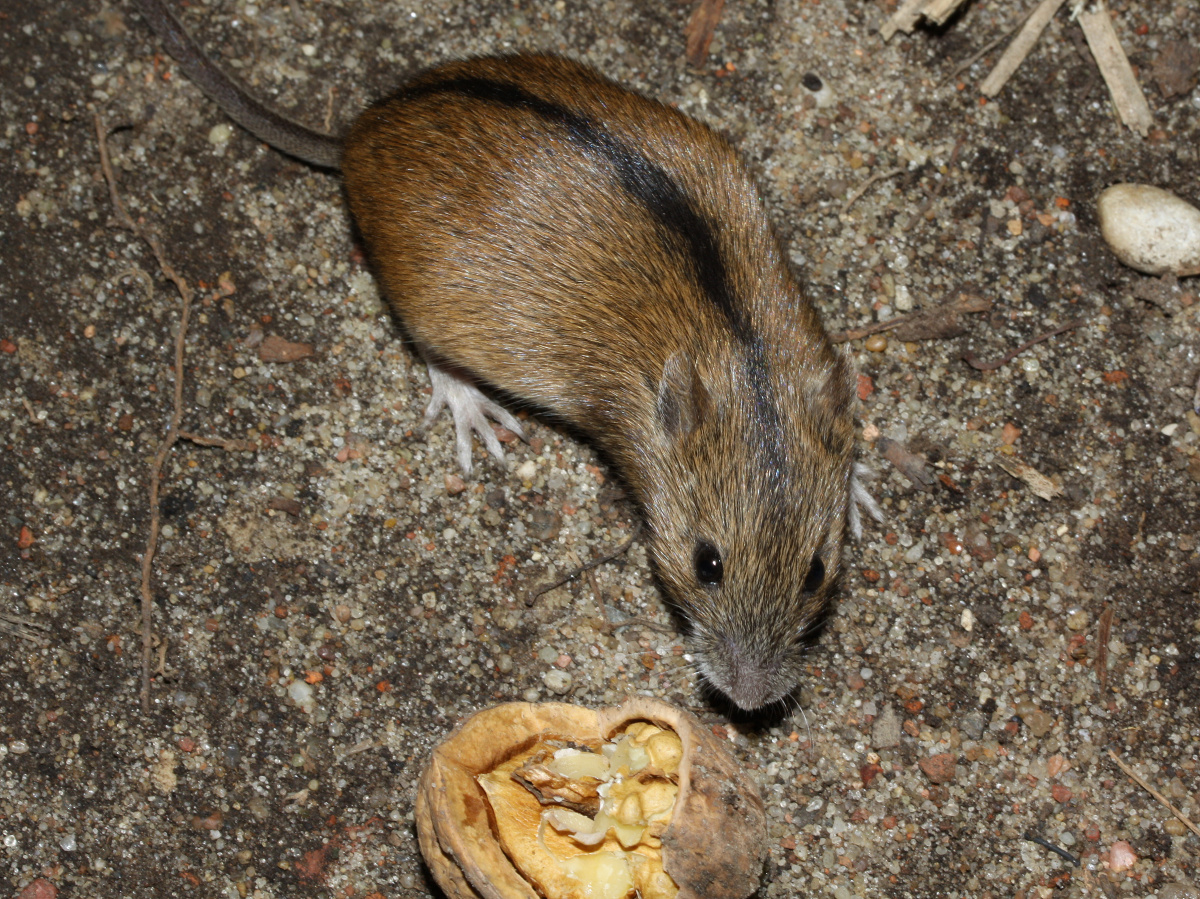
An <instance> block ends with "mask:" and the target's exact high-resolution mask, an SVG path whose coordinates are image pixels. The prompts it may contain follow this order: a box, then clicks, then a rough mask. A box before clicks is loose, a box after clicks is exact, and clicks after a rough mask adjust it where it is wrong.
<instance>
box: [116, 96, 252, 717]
mask: <svg viewBox="0 0 1200 899" xmlns="http://www.w3.org/2000/svg"><path fill="white" fill-rule="evenodd" d="M95 124H96V140H97V144H98V146H99V151H100V167H101V169H102V170H103V172H104V180H105V181H106V182H107V183H108V193H109V198H110V199H111V201H112V205H113V209H114V211H115V213H116V219H117V225H118V226H119V227H121V228H124V229H125V230H127V231H129V232H131V233H132V234H133V235H134V236H135V237H137V238H139V239H140V240H141V241H143V242H144V243H145V244H146V245H147V246H148V247H150V252H151V253H153V254H154V258H155V260H156V261H157V262H158V267H159V269H161V271H162V273H163V275H164V276H165V277H166V278H167V280H168V281H170V282H171V283H172V284H174V285H175V289H176V290H178V291H179V296H180V300H181V301H182V302H181V307H180V313H179V330H178V332H177V333H176V335H175V390H174V395H173V401H172V407H171V423H170V424H169V425H168V426H167V433H166V435H165V436H164V437H163V439H162V442H161V443H159V445H158V451H157V452H156V453H155V454H154V460H153V461H152V462H151V464H150V528H149V534H148V535H147V537H146V551H145V552H144V553H143V554H142V579H141V597H142V609H141V612H142V689H141V701H142V711H143V712H144V713H147V714H148V713H149V712H150V673H151V667H152V666H151V655H152V651H153V647H154V633H153V630H152V626H153V621H152V619H153V613H154V596H153V593H152V591H151V588H150V576H151V572H152V570H153V565H154V553H155V550H156V549H157V548H158V537H159V530H160V527H161V522H160V512H159V502H158V497H159V491H160V489H161V487H162V477H163V475H162V469H163V464H164V463H165V462H166V459H167V455H168V454H169V453H170V452H171V448H172V447H173V446H174V445H175V444H176V443H177V442H178V441H179V440H181V439H182V440H189V441H191V442H194V443H198V444H201V445H204V446H220V447H223V448H225V449H246V448H252V445H251V444H248V443H247V442H246V441H237V440H222V439H219V438H210V437H200V436H198V435H195V434H190V433H184V432H181V431H180V429H179V426H180V423H181V421H182V420H183V377H184V367H183V360H184V347H185V343H186V338H187V329H188V319H189V317H190V316H191V310H192V300H193V299H194V294H193V292H192V289H191V287H190V286H189V285H188V283H187V281H186V280H185V279H184V278H183V276H182V275H180V274H179V273H178V272H177V271H176V270H175V268H174V266H172V265H171V263H170V262H169V261H168V260H167V257H166V253H165V252H164V250H163V247H162V243H161V241H159V239H158V237H157V236H156V235H155V234H154V233H153V232H151V231H150V230H149V229H148V228H145V227H143V226H142V225H141V223H139V222H135V221H134V220H133V218H132V217H131V216H130V215H129V212H128V211H127V210H126V208H125V204H124V202H123V201H122V200H121V195H120V193H119V192H118V191H117V179H116V175H115V174H114V173H113V168H112V163H111V162H110V161H109V156H108V132H107V130H106V129H105V127H104V123H103V121H101V119H100V116H98V115H97V116H96V117H95Z"/></svg>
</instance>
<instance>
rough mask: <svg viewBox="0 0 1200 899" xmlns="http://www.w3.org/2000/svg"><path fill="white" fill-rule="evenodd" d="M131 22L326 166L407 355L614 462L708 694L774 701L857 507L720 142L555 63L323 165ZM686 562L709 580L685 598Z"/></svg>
mask: <svg viewBox="0 0 1200 899" xmlns="http://www.w3.org/2000/svg"><path fill="white" fill-rule="evenodd" d="M138 4H139V7H140V8H141V9H142V11H143V13H144V15H145V16H146V19H147V21H148V22H149V23H150V24H151V25H152V27H154V28H155V30H156V31H157V32H158V33H159V34H160V35H161V36H162V38H163V40H164V41H165V42H166V43H167V46H168V47H169V48H170V49H171V52H172V53H174V54H175V55H176V56H177V58H178V59H179V61H180V64H181V65H182V66H183V67H184V68H185V70H186V71H187V72H188V73H189V75H191V77H193V78H194V79H196V80H197V83H199V84H200V85H201V87H202V88H203V89H204V90H205V91H206V92H207V93H209V95H210V96H211V97H212V98H213V99H214V100H215V101H216V102H217V103H218V104H219V105H220V106H221V107H222V108H223V109H225V110H226V111H227V112H229V113H230V114H231V115H232V116H233V117H234V118H235V119H236V120H237V121H238V122H240V123H241V124H243V125H244V126H245V127H247V128H248V129H249V130H250V131H252V132H253V133H255V134H256V135H257V136H259V137H260V138H262V139H264V140H267V141H268V142H272V143H275V144H276V145H277V146H280V147H281V148H282V149H284V150H285V151H286V152H289V153H292V154H294V155H296V156H298V157H300V158H302V159H305V160H308V161H310V162H312V163H313V164H316V165H322V166H327V167H336V166H337V165H338V163H339V162H340V163H341V167H342V170H343V173H344V175H345V183H346V194H347V197H348V199H349V202H350V207H351V210H352V212H353V214H354V218H355V220H356V222H357V225H358V227H359V230H360V232H361V234H362V236H363V239H364V240H365V242H366V244H367V248H368V250H369V252H370V255H371V259H372V261H373V263H374V265H375V269H376V272H377V274H378V277H379V280H380V283H381V285H382V288H383V292H384V294H385V295H386V296H387V298H388V300H389V302H390V303H391V305H392V307H393V309H394V310H395V311H396V313H397V315H398V316H399V317H400V318H401V319H402V320H403V322H404V324H405V326H406V327H407V328H408V330H409V331H410V333H411V334H412V335H413V337H414V338H415V339H416V340H417V342H418V343H419V344H420V345H421V347H422V350H423V352H425V353H426V354H427V356H428V357H430V358H431V360H434V361H440V362H442V363H448V364H449V366H450V367H453V368H456V369H459V370H465V371H466V372H467V373H469V374H471V375H474V376H475V377H478V378H479V379H480V380H482V381H484V382H486V383H488V384H490V385H492V386H493V387H497V388H500V389H501V390H503V391H505V392H507V393H508V394H510V395H512V396H514V397H516V398H518V399H520V400H524V401H527V402H530V403H532V404H535V405H537V406H539V407H541V408H543V409H546V410H549V411H550V412H552V413H554V414H555V415H557V416H559V417H561V418H562V419H564V420H565V421H567V422H569V423H570V424H571V425H573V426H575V427H576V428H578V429H579V430H581V431H582V432H584V433H585V434H587V435H588V436H589V437H590V438H591V439H592V440H593V441H594V442H595V443H596V445H597V446H598V447H600V448H601V449H602V450H603V451H604V452H605V453H606V454H607V455H608V456H609V457H610V458H611V459H612V461H613V463H614V464H615V465H616V466H617V467H618V469H619V470H620V472H621V474H622V475H623V477H624V478H625V480H626V481H627V483H628V485H629V487H630V488H631V490H632V491H633V493H634V495H635V496H636V498H637V500H638V501H639V503H640V504H641V507H642V508H643V510H644V512H645V516H646V519H647V522H648V524H649V533H650V546H651V550H652V556H653V558H654V561H655V564H656V566H657V569H658V572H659V574H660V576H661V579H662V582H663V584H664V585H665V586H666V588H667V591H668V593H669V595H670V597H671V599H672V600H673V601H674V602H675V603H676V604H677V605H678V607H679V609H680V610H681V612H682V613H683V615H684V616H685V617H686V619H687V620H688V621H689V622H690V625H691V629H692V631H693V640H694V645H695V648H696V650H697V652H698V655H699V658H698V664H699V667H700V669H701V671H702V672H703V673H704V674H705V675H706V677H707V678H708V680H709V681H710V682H711V683H712V684H713V685H714V686H715V687H717V688H718V689H720V690H721V691H723V692H724V693H726V694H727V695H728V696H729V697H730V698H732V699H733V700H734V701H735V702H736V703H737V704H738V705H740V706H742V707H744V708H756V707H758V706H760V705H763V704H765V703H767V702H771V701H774V700H776V699H778V698H780V697H781V696H784V695H786V694H787V693H788V692H789V691H790V690H791V689H792V688H793V687H794V686H795V684H796V683H797V682H798V680H799V677H800V674H801V657H802V648H801V647H802V644H801V638H802V637H803V636H804V634H805V632H807V631H809V630H810V629H811V627H812V626H813V624H814V623H815V622H817V621H818V620H819V619H821V618H822V617H823V615H824V614H825V612H826V609H827V607H828V604H829V601H830V598H829V597H830V592H831V589H832V585H833V584H834V583H835V582H836V580H837V577H838V574H839V570H840V562H841V546H842V540H843V536H844V532H845V530H846V522H847V515H848V512H849V511H850V506H849V504H850V502H851V493H852V492H853V494H854V496H856V497H859V498H860V501H861V502H863V503H864V504H866V505H867V507H868V508H872V507H873V502H872V501H871V500H870V498H869V497H867V496H866V495H865V492H864V491H862V489H861V486H859V485H857V482H855V481H854V480H853V469H852V443H853V439H852V436H853V435H852V426H851V420H850V414H849V411H848V410H849V406H850V401H851V392H850V379H849V376H848V373H847V371H846V369H845V366H844V364H843V362H842V361H841V359H840V357H838V356H837V355H836V353H834V351H833V349H832V347H831V346H830V344H829V342H828V340H827V339H826V336H825V333H824V331H823V329H822V327H821V324H820V322H819V321H818V319H817V316H816V313H815V311H814V310H813V308H812V306H811V305H810V304H809V302H808V301H807V299H806V298H805V297H804V295H803V293H802V291H801V289H800V287H799V286H798V285H797V283H796V282H795V280H794V278H793V277H792V274H791V272H790V271H789V269H788V266H787V264H786V262H785V261H784V258H783V255H782V252H781V250H780V247H779V245H778V243H777V241H776V239H775V237H774V235H773V234H772V232H771V229H770V227H769V225H768V224H767V221H766V218H765V216H764V215H763V211H762V208H761V202H760V200H759V198H758V195H757V193H756V191H755V189H754V186H753V184H752V183H751V180H750V178H749V177H748V175H747V173H746V171H745V169H744V168H743V167H742V165H741V163H740V162H739V161H738V158H737V156H736V154H735V153H734V152H733V150H732V149H731V148H730V146H729V145H728V143H726V141H725V140H724V139H723V138H721V137H720V136H719V135H717V134H715V133H714V132H713V131H711V130H710V129H708V128H706V127H704V126H703V125H701V124H699V123H697V122H695V121H693V120H692V119H689V118H688V117H686V116H684V115H682V114H680V113H679V112H677V111H675V110H673V109H670V108H669V107H666V106H663V105H661V104H659V103H655V102H653V101H651V100H648V99H646V98H644V97H641V96H638V95H636V94H633V93H630V92H628V91H626V90H623V89H622V88H620V87H618V86H617V85H615V84H613V83H612V82H610V81H608V80H607V79H605V78H603V77H601V76H600V75H598V74H596V73H595V72H593V71H592V70H590V69H587V68H585V67H583V66H581V65H578V64H576V63H573V62H570V61H568V60H565V59H561V58H557V57H546V56H510V57H500V58H487V59H476V60H470V61H466V62H459V63H452V64H450V65H447V66H443V67H440V68H438V69H434V70H432V71H430V72H427V73H426V74H424V75H422V76H420V77H419V78H417V79H415V80H414V81H413V82H411V83H410V84H408V85H407V86H406V87H405V88H403V89H402V90H401V91H400V92H399V93H397V94H396V95H395V96H393V97H391V98H389V99H387V100H384V101H382V102H381V103H378V104H376V105H375V106H373V107H371V108H370V109H368V110H367V111H366V112H365V113H363V115H362V116H361V118H360V119H359V120H358V122H357V123H356V124H355V125H354V127H353V128H352V130H351V132H350V134H349V135H348V136H347V137H346V139H345V141H344V142H343V143H341V144H340V145H339V144H338V142H337V141H335V140H333V139H331V138H329V137H328V136H326V135H321V134H317V133H315V132H311V131H309V130H308V129H306V128H304V127H303V126H301V125H297V124H296V123H294V122H291V121H289V120H286V119H284V118H282V117H280V116H279V115H278V114H276V113H274V111H272V110H269V109H268V108H267V107H265V106H263V105H262V104H261V103H259V102H258V101H256V100H255V99H254V98H253V97H251V96H250V95H249V94H248V93H247V92H246V91H245V90H244V89H243V88H242V87H241V86H240V85H238V84H237V82H236V81H234V80H233V79H231V78H229V77H228V76H227V75H225V74H224V73H223V72H222V71H221V70H220V69H219V68H218V67H217V66H215V65H213V64H212V63H211V62H210V61H209V60H207V59H206V58H205V57H204V54H203V52H202V50H201V49H200V48H199V46H198V45H197V44H196V43H195V41H193V40H192V39H191V37H190V36H189V35H188V34H187V32H186V30H185V29H183V27H182V26H181V25H180V24H179V23H178V21H177V20H176V19H175V18H174V16H173V15H172V13H171V12H170V10H169V8H168V7H167V6H166V5H165V4H164V3H163V2H162V0H138ZM281 135H282V136H281ZM464 449H466V450H469V445H464ZM468 461H469V457H468ZM703 544H711V545H712V546H713V547H715V548H716V549H717V550H718V551H719V553H720V557H721V560H722V562H723V566H724V579H723V580H722V581H721V582H720V584H719V585H705V584H703V583H701V581H700V580H699V575H698V573H697V570H696V559H697V547H698V546H701V545H703ZM817 556H819V558H820V560H821V562H822V563H823V568H824V577H823V578H816V577H815V574H819V572H820V568H819V567H813V566H814V563H813V560H814V558H816V557H817ZM810 570H811V571H813V572H814V577H813V578H809V575H810ZM806 578H809V580H810V583H808V584H807V585H806Z"/></svg>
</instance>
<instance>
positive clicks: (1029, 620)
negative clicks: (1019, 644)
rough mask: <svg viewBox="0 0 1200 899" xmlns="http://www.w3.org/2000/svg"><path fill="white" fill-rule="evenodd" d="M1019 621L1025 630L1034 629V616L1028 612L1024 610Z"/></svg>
mask: <svg viewBox="0 0 1200 899" xmlns="http://www.w3.org/2000/svg"><path fill="white" fill-rule="evenodd" d="M1017 623H1018V624H1020V626H1021V630H1023V631H1029V630H1033V616H1032V615H1030V614H1029V613H1028V612H1022V613H1021V615H1020V617H1019V618H1018V619H1017Z"/></svg>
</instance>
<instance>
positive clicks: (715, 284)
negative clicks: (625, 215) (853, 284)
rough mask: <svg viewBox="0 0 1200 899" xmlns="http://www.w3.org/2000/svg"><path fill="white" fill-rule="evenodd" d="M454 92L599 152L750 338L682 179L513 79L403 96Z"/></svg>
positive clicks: (739, 333) (742, 336)
mask: <svg viewBox="0 0 1200 899" xmlns="http://www.w3.org/2000/svg"><path fill="white" fill-rule="evenodd" d="M438 93H453V94H460V95H462V96H465V97H470V98H472V99H476V100H482V101H484V102H488V103H497V104H500V105H502V106H510V107H515V108H520V109H527V110H529V111H530V112H532V113H534V114H535V115H538V116H540V117H541V118H543V119H545V120H546V121H548V122H552V123H554V124H556V125H558V126H560V127H561V128H562V129H563V130H564V131H565V132H566V133H567V135H568V136H569V137H570V138H571V140H572V141H574V142H575V143H576V144H578V145H579V146H581V147H582V148H583V149H584V150H586V151H590V152H592V153H595V154H596V155H598V156H600V157H601V158H602V159H604V160H605V161H606V162H607V163H608V164H609V165H611V166H612V169H613V172H614V174H615V175H616V178H617V181H618V182H619V183H620V185H621V187H622V188H623V189H624V190H625V192H626V193H627V194H629V196H630V197H632V198H633V199H634V200H636V201H637V202H638V203H639V204H640V205H641V206H642V207H643V208H644V209H646V211H647V212H649V213H650V214H651V215H652V216H653V217H654V219H655V221H657V222H658V223H659V225H661V226H662V227H663V229H664V230H665V231H666V232H667V233H668V234H669V235H671V236H673V237H674V238H675V239H676V240H678V241H681V242H682V244H683V249H684V252H686V253H687V255H688V256H689V257H690V260H691V263H692V267H693V268H694V270H695V271H696V273H697V277H698V279H699V286H700V288H701V290H703V291H704V293H705V295H706V296H707V297H708V299H709V300H710V301H711V302H712V304H713V305H714V306H715V307H716V308H717V310H718V311H719V312H720V313H721V315H722V316H723V317H724V319H725V320H726V321H727V322H728V323H729V327H730V329H731V330H732V331H733V333H734V335H735V336H736V337H737V338H738V340H740V341H742V342H743V343H749V342H750V341H751V340H752V339H753V337H754V331H753V328H752V326H751V322H750V319H749V316H748V315H747V314H746V311H745V309H744V308H742V306H741V305H740V304H738V303H737V302H736V301H735V299H734V297H733V292H732V290H731V289H730V285H729V276H728V273H727V272H726V269H725V261H724V258H723V257H722V255H721V251H720V247H719V246H718V244H717V239H716V235H715V233H714V231H713V227H712V225H711V224H710V223H709V221H708V220H707V219H706V218H705V217H704V216H703V215H702V214H701V213H699V212H698V211H697V210H696V208H695V205H694V204H693V203H692V201H691V200H690V198H689V197H688V196H687V194H686V193H685V192H684V191H683V190H682V189H681V188H680V186H679V184H678V183H677V182H676V181H675V179H674V178H672V177H671V176H670V175H669V174H667V173H666V172H665V171H663V170H662V169H661V168H660V167H658V166H657V165H655V164H654V163H652V162H650V160H648V159H646V157H645V156H643V155H642V154H640V153H638V152H636V151H634V150H632V149H630V148H629V147H628V146H626V145H625V144H623V143H622V142H621V141H620V140H618V139H617V138H615V137H613V136H612V135H611V134H609V133H608V132H607V131H605V130H604V129H603V128H600V127H597V126H596V125H595V124H593V123H592V122H591V121H590V120H589V119H588V118H587V117H586V116H583V115H580V114H579V113H577V112H574V111H572V110H570V109H567V108H566V107H564V106H561V105H559V104H558V103H554V102H553V101H550V100H546V99H543V98H542V97H538V96H535V95H534V94H531V93H529V92H528V91H526V90H525V89H523V88H521V87H518V86H516V85H514V84H508V83H506V82H503V81H497V80H494V79H490V78H464V77H459V78H447V79H446V80H444V81H435V82H432V83H429V84H422V85H419V86H417V87H413V88H408V89H406V90H402V91H401V92H400V94H399V95H398V98H399V99H410V98H411V99H416V98H417V97H420V96H423V95H428V94H438Z"/></svg>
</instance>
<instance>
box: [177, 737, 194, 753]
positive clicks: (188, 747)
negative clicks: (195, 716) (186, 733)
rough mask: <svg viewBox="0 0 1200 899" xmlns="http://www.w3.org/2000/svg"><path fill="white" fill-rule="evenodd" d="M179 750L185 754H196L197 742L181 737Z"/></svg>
mask: <svg viewBox="0 0 1200 899" xmlns="http://www.w3.org/2000/svg"><path fill="white" fill-rule="evenodd" d="M179 748H180V749H182V750H183V751H184V752H195V751H196V741H195V740H193V739H192V738H191V737H180V738H179Z"/></svg>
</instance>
